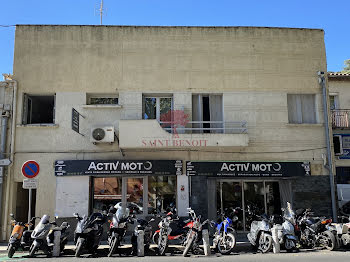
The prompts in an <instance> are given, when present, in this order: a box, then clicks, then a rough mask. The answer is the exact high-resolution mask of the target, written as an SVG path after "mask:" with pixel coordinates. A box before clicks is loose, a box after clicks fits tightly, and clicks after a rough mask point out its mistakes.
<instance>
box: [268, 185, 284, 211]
mask: <svg viewBox="0 0 350 262" xmlns="http://www.w3.org/2000/svg"><path fill="white" fill-rule="evenodd" d="M265 190H266V204H267V214H268V215H275V214H278V215H281V214H282V210H281V197H280V190H279V184H278V182H265Z"/></svg>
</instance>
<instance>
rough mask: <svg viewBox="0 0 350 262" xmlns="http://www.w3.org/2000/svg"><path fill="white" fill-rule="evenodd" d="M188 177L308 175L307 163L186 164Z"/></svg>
mask: <svg viewBox="0 0 350 262" xmlns="http://www.w3.org/2000/svg"><path fill="white" fill-rule="evenodd" d="M186 170H187V175H188V176H196V175H199V176H215V177H293V176H307V175H310V163H309V162H189V161H187V162H186Z"/></svg>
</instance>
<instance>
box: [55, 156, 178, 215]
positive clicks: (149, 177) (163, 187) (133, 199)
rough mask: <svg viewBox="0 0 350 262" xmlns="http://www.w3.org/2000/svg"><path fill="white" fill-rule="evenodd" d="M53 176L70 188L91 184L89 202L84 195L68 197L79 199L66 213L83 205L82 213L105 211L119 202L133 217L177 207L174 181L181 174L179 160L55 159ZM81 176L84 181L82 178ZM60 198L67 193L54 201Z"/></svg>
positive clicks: (70, 189) (63, 190)
mask: <svg viewBox="0 0 350 262" xmlns="http://www.w3.org/2000/svg"><path fill="white" fill-rule="evenodd" d="M55 175H56V177H59V180H60V181H62V183H59V185H63V184H64V183H69V181H71V182H72V185H73V184H74V183H79V181H81V182H88V183H90V187H89V188H90V193H89V198H90V201H87V200H88V197H87V194H82V195H79V193H76V194H75V195H73V194H70V195H71V196H72V197H74V198H75V199H80V200H79V201H70V202H72V204H71V205H70V209H71V210H69V212H68V213H70V212H71V211H73V209H76V208H75V206H76V205H78V203H80V204H81V203H84V204H85V207H84V208H81V209H83V210H85V211H84V213H87V210H88V211H89V212H90V213H91V212H97V211H101V210H106V209H107V210H108V209H109V207H110V206H112V205H113V206H114V205H116V204H118V203H120V204H119V205H121V206H122V207H128V208H130V210H131V211H132V212H133V213H134V214H136V215H139V216H147V215H149V214H156V213H160V212H165V211H166V210H167V209H168V208H169V207H176V200H177V198H176V195H177V192H176V191H177V185H176V181H177V177H178V176H181V175H182V161H181V160H58V161H56V162H55ZM72 177H75V178H78V179H73V178H72ZM84 177H85V178H87V179H83V178H84ZM63 181H65V182H64V183H63ZM73 181H75V182H74V183H73ZM89 181H90V182H89ZM74 185H77V186H78V184H74ZM74 185H73V186H70V187H69V186H67V189H62V190H61V191H62V193H63V192H68V191H73V190H74V188H71V187H74ZM84 189H86V188H85V187H84ZM63 195H67V193H64V194H60V195H59V196H58V197H57V199H63ZM87 202H90V203H87ZM75 203H77V204H76V205H75ZM88 206H89V207H88ZM73 212H75V210H74V211H73ZM65 213H67V212H65Z"/></svg>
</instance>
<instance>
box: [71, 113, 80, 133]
mask: <svg viewBox="0 0 350 262" xmlns="http://www.w3.org/2000/svg"><path fill="white" fill-rule="evenodd" d="M72 129H73V130H74V131H75V132H77V133H79V112H78V111H77V110H75V109H74V108H72Z"/></svg>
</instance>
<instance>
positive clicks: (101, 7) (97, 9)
mask: <svg viewBox="0 0 350 262" xmlns="http://www.w3.org/2000/svg"><path fill="white" fill-rule="evenodd" d="M105 11H107V10H106V9H105V8H103V0H101V3H100V6H99V7H96V8H95V15H96V12H98V13H99V14H98V15H99V16H100V25H102V17H103V15H104V13H103V12H105Z"/></svg>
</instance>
